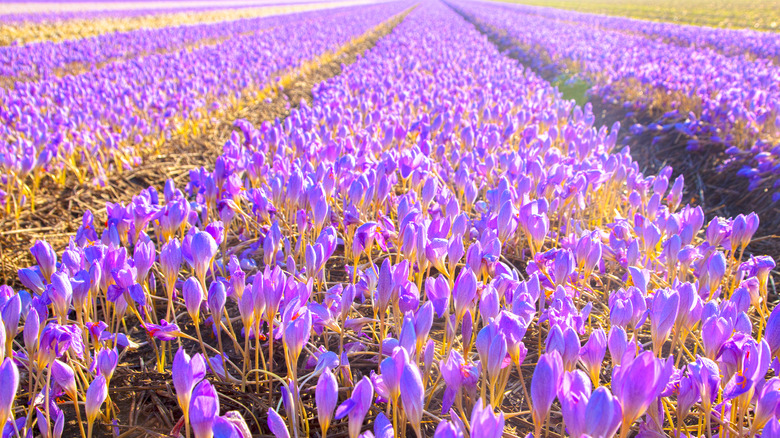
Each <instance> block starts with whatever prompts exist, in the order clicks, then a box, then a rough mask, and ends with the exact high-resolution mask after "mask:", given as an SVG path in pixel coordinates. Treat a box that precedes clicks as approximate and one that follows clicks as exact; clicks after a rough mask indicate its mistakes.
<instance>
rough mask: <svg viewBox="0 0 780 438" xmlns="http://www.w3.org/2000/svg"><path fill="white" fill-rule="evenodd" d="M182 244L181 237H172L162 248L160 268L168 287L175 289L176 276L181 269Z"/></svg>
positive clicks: (168, 288) (170, 289)
mask: <svg viewBox="0 0 780 438" xmlns="http://www.w3.org/2000/svg"><path fill="white" fill-rule="evenodd" d="M181 260H182V258H181V244H180V243H179V239H172V240H170V241H168V243H166V244H165V245H163V246H162V249H161V250H160V269H161V270H162V274H163V278H164V279H165V285H166V289H167V290H169V291H172V290H173V286H174V284H176V277H178V276H179V269H181Z"/></svg>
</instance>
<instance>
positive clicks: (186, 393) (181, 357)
mask: <svg viewBox="0 0 780 438" xmlns="http://www.w3.org/2000/svg"><path fill="white" fill-rule="evenodd" d="M204 377H206V361H205V359H204V358H203V356H202V355H201V354H196V355H195V356H194V357H192V358H191V357H190V356H189V355H188V354H187V352H186V351H184V349H183V348H179V351H177V352H176V356H174V358H173V366H172V368H171V379H172V380H173V387H174V388H175V389H176V398H177V399H178V401H179V407H181V410H182V411H183V412H184V415H185V417H186V416H187V413H188V411H189V408H190V399H191V397H192V390H193V388H195V385H197V384H198V382H200V381H201V380H203V378H204Z"/></svg>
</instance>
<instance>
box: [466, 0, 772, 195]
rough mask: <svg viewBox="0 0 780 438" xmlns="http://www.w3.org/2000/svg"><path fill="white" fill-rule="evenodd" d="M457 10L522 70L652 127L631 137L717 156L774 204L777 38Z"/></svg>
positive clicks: (513, 10) (496, 8)
mask: <svg viewBox="0 0 780 438" xmlns="http://www.w3.org/2000/svg"><path fill="white" fill-rule="evenodd" d="M456 7H457V9H458V10H459V11H461V12H462V13H464V14H465V15H467V16H468V17H470V18H471V19H474V20H476V21H478V22H479V23H480V24H482V25H484V27H485V28H486V29H488V30H489V31H490V32H492V33H494V34H495V35H496V36H497V37H498V38H501V39H502V41H503V42H504V43H506V44H508V45H510V46H514V48H513V49H512V51H513V53H515V54H516V55H517V56H518V57H519V58H520V59H522V60H523V62H526V63H528V64H529V65H532V66H534V67H535V68H537V69H546V70H550V69H551V70H553V71H556V72H560V73H564V72H568V73H569V74H572V75H574V77H575V78H579V79H582V80H584V81H586V82H588V83H589V84H590V85H591V88H590V93H593V94H594V95H596V96H599V97H601V98H602V99H604V100H605V101H606V102H610V103H616V104H620V105H623V106H624V107H626V108H628V109H629V110H630V111H631V114H633V113H634V112H639V113H643V114H645V113H647V114H648V115H650V116H652V117H654V118H656V121H655V122H653V123H650V124H647V125H640V124H637V125H634V126H632V127H630V131H631V133H632V134H639V133H643V132H650V133H652V134H653V135H654V136H655V138H656V140H658V139H660V138H662V137H664V136H676V137H678V138H679V136H683V138H687V139H688V140H687V149H688V150H690V151H698V150H703V151H704V152H705V153H706V152H709V151H710V149H711V152H712V153H713V154H715V153H721V152H723V151H725V153H726V157H727V158H726V159H725V160H721V162H720V169H721V170H724V171H726V170H728V169H732V170H729V171H732V172H734V173H736V174H737V175H739V176H742V177H746V178H748V179H749V181H750V185H749V189H750V190H757V189H762V190H763V189H768V190H770V191H771V193H773V199H774V200H775V201H776V200H778V199H780V191H778V190H777V189H778V187H780V179H779V178H778V176H779V175H780V166H779V165H778V164H780V147H778V141H779V140H780V88H778V87H777V84H778V83H780V66H778V65H777V63H776V59H777V58H776V57H777V52H776V50H777V48H778V47H780V45H779V44H778V42H780V37H778V36H777V34H773V33H772V34H761V33H758V34H759V35H761V36H760V37H755V36H754V34H756V32H753V33H748V36H751V38H750V39H748V40H746V41H743V39H742V36H741V35H742V33H740V32H739V31H734V30H727V29H710V28H701V27H693V26H687V27H683V26H677V25H673V24H668V23H667V24H657V23H652V22H646V21H640V20H631V19H626V18H614V17H597V18H594V16H593V15H590V14H581V13H577V12H570V11H555V12H551V11H550V10H547V9H544V8H534V7H529V6H519V7H516V6H514V5H503V4H494V5H489V4H488V5H483V4H479V6H477V5H476V4H474V3H468V2H457V3H456ZM755 40H758V42H753V41H755ZM756 46H757V47H756ZM764 47H770V48H771V49H766V50H765V49H763V48H764ZM751 51H752V52H753V53H749V52H751ZM746 52H748V54H746ZM656 140H654V141H656ZM708 146H709V147H710V149H708Z"/></svg>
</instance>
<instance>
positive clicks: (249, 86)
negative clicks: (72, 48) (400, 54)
mask: <svg viewBox="0 0 780 438" xmlns="http://www.w3.org/2000/svg"><path fill="white" fill-rule="evenodd" d="M401 8H402V6H401V5H399V4H398V3H390V4H383V5H375V6H371V7H367V8H351V9H347V10H344V11H342V12H339V13H335V12H334V11H316V12H310V13H306V14H301V15H285V16H282V17H279V18H278V19H277V21H276V24H277V25H278V26H277V27H276V28H275V29H274V30H273V31H271V32H265V33H264V34H262V35H260V36H255V35H237V36H235V37H234V38H230V39H228V40H225V41H224V42H222V43H220V44H216V45H212V46H205V47H202V48H199V49H196V50H181V51H177V52H173V53H169V54H159V55H151V56H146V57H141V58H138V59H131V60H127V61H118V62H114V63H111V64H108V65H107V66H105V67H104V68H100V69H97V70H93V71H89V72H86V73H83V74H79V75H76V76H64V77H61V78H60V77H51V78H46V79H43V80H40V81H37V82H26V83H17V85H16V86H15V87H14V89H12V90H7V91H4V92H0V120H2V121H3V127H2V128H0V141H2V142H3V150H2V156H3V163H2V165H3V174H4V184H5V197H4V201H5V206H6V209H7V211H14V209H15V208H16V207H18V206H19V205H22V204H24V203H25V202H27V201H26V199H25V197H26V196H30V197H32V200H31V201H32V202H34V196H35V194H36V192H37V189H38V186H39V184H40V182H41V180H42V179H43V178H51V179H53V180H54V181H56V182H57V183H60V184H61V183H63V182H64V181H65V180H66V178H67V177H68V175H71V176H73V175H75V177H76V178H78V180H79V181H90V180H92V181H95V182H96V184H100V183H101V182H102V181H104V180H105V178H106V175H107V174H108V173H109V172H111V171H114V170H117V169H119V170H121V169H122V168H127V167H131V166H134V165H136V164H137V163H138V162H139V161H140V157H141V154H142V152H144V151H148V150H150V146H153V145H157V144H159V143H160V142H162V141H164V140H165V139H166V138H167V137H169V136H170V135H171V134H173V133H174V132H186V133H191V132H193V131H194V132H198V130H199V129H202V128H203V125H204V123H208V122H209V120H211V117H216V115H215V114H218V113H219V112H220V111H223V110H225V109H227V108H231V107H236V106H240V105H242V104H244V103H245V101H246V100H247V99H249V100H251V99H259V98H262V96H261V95H260V94H259V93H260V92H261V91H262V90H263V89H264V88H267V87H273V86H275V83H273V82H272V81H273V78H274V75H279V74H282V73H284V72H287V71H290V70H295V69H297V68H300V67H302V66H303V65H304V64H305V63H306V62H310V61H312V60H316V59H317V58H318V57H320V56H322V55H323V54H325V53H326V52H328V51H332V50H335V49H337V48H338V47H340V46H341V45H343V44H344V43H346V42H348V41H350V40H351V39H353V38H355V37H356V36H358V35H360V34H362V33H364V32H366V31H367V30H368V28H369V27H371V26H376V25H378V24H379V23H380V22H381V21H382V20H384V19H387V18H388V17H390V16H391V15H392V14H394V13H398V12H400V11H401V10H402V9H401Z"/></svg>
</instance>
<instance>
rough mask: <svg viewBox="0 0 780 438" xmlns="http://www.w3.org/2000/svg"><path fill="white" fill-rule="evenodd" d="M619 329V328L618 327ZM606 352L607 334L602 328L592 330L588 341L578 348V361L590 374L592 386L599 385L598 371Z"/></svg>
mask: <svg viewBox="0 0 780 438" xmlns="http://www.w3.org/2000/svg"><path fill="white" fill-rule="evenodd" d="M618 329H619V328H618ZM606 352H607V335H606V334H605V333H604V330H603V329H598V330H594V331H593V332H592V333H591V334H590V338H589V339H588V342H586V343H585V346H583V347H582V348H581V349H580V361H582V363H583V365H585V368H586V369H587V370H588V373H589V374H590V379H591V381H592V382H593V385H594V386H598V385H599V373H600V372H601V362H602V361H603V360H604V355H605V354H606Z"/></svg>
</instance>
